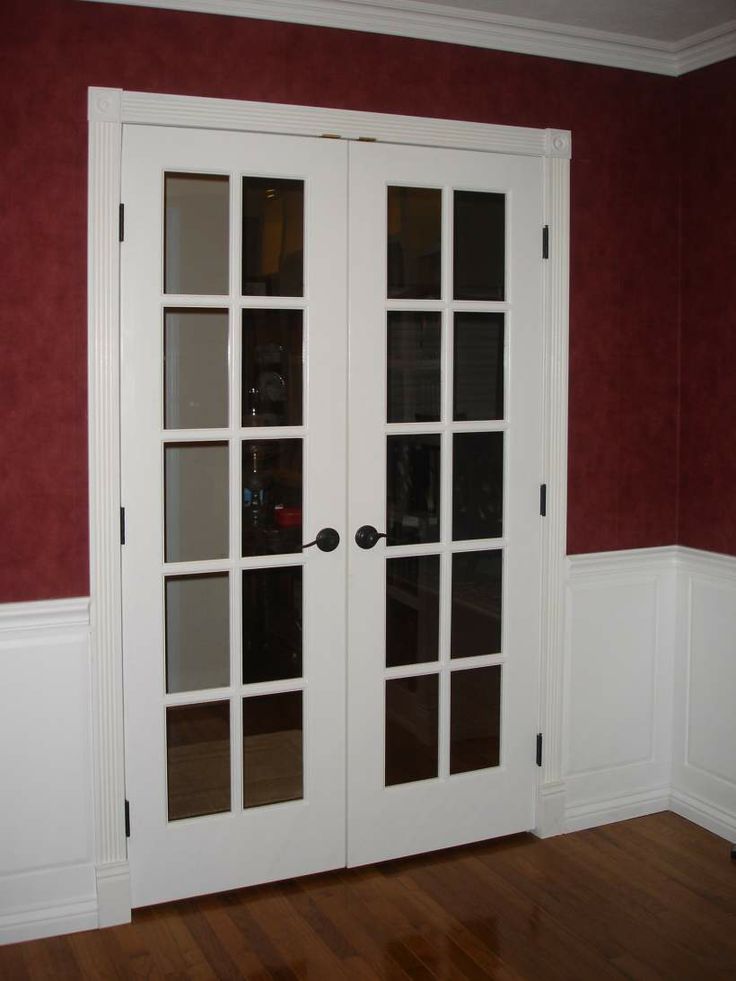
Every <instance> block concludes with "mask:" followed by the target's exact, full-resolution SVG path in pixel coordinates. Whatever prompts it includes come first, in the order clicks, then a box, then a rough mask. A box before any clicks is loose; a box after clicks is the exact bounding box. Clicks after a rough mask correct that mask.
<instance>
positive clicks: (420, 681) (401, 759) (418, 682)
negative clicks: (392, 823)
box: [386, 674, 439, 787]
mask: <svg viewBox="0 0 736 981" xmlns="http://www.w3.org/2000/svg"><path fill="white" fill-rule="evenodd" d="M438 712H439V677H438V675H436V674H427V675H421V676H419V677H416V678H391V679H390V680H389V681H387V682H386V786H387V787H390V786H391V785H392V784H395V783H410V782H412V781H413V780H429V779H430V778H431V777H436V776H437V745H438V736H437V725H438V724H437V720H438Z"/></svg>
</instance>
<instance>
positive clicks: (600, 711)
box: [562, 548, 676, 830]
mask: <svg viewBox="0 0 736 981" xmlns="http://www.w3.org/2000/svg"><path fill="white" fill-rule="evenodd" d="M675 555H676V550H674V549H668V548H665V549H641V550H634V551H628V552H609V553H606V552H604V553H597V554H595V555H581V556H572V557H570V558H569V559H568V586H567V593H568V598H567V613H566V634H567V641H566V664H565V679H566V680H565V688H564V723H563V727H562V728H563V732H564V742H563V750H564V752H563V773H564V783H565V827H566V829H567V830H579V829H580V828H583V827H592V826H593V825H595V824H599V823H601V824H602V823H606V822H607V821H611V820H621V819H623V818H625V817H632V816H634V815H636V814H643V813H649V812H650V811H651V810H657V809H660V810H661V809H663V808H664V807H666V806H667V799H668V788H669V784H670V770H671V741H672V671H673V648H674V616H675V614H674V611H675V599H676V583H675Z"/></svg>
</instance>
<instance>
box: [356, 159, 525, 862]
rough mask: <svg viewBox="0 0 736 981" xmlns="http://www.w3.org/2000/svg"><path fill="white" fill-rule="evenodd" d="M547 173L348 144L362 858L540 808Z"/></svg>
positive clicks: (409, 848)
mask: <svg viewBox="0 0 736 981" xmlns="http://www.w3.org/2000/svg"><path fill="white" fill-rule="evenodd" d="M541 176H542V175H541V161H540V160H539V159H538V158H532V157H511V156H502V155H497V154H485V153H477V152H466V151H455V150H438V149H426V148H423V147H397V146H385V145H383V146H381V145H361V144H353V145H352V146H351V148H350V258H351V261H350V269H351V278H350V296H349V304H350V323H351V330H350V385H349V390H350V398H349V404H350V440H349V473H350V488H351V490H350V511H349V513H350V521H349V525H350V528H351V531H354V530H355V529H356V528H358V527H361V526H364V525H368V526H371V527H372V528H375V529H376V531H378V532H380V533H381V534H385V535H386V536H387V537H386V538H380V539H378V540H377V541H376V543H375V544H373V545H372V544H371V543H372V542H373V541H374V539H375V536H371V535H370V533H368V534H367V536H366V538H367V540H364V541H362V542H361V544H362V545H363V546H364V547H360V546H359V544H357V543H356V542H355V541H354V540H353V537H352V535H351V541H350V588H349V614H348V625H349V626H348V630H349V650H350V657H349V667H348V677H349V697H348V730H349V745H350V754H349V762H348V814H349V820H348V829H349V831H348V855H349V862H350V864H353V865H356V864H361V863H365V862H372V861H379V860H381V859H386V858H394V857H396V856H399V855H407V854H411V853H413V852H421V851H427V850H430V849H435V848H442V847H446V846H449V845H456V844H460V843H463V842H468V841H477V840H479V839H482V838H490V837H494V836H497V835H503V834H509V833H511V832H515V831H520V830H528V829H530V828H532V827H533V825H534V791H535V787H536V776H535V775H536V767H535V743H536V724H535V723H536V718H537V698H538V690H537V684H538V659H539V607H540V577H539V568H540V564H539V543H540V520H541V519H540V515H539V493H540V479H541V435H540V430H541V426H540V420H541V415H540V406H541V384H542V371H541V344H540V324H541V316H540V313H541V306H540V304H541V289H540V279H541V273H540V270H541V258H540V253H541V250H540V241H541V233H540V228H541V219H540V216H541ZM365 546H367V547H365Z"/></svg>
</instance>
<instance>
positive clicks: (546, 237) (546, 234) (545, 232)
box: [542, 225, 549, 259]
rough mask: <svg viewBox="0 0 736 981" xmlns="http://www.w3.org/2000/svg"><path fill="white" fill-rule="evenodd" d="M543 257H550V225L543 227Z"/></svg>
mask: <svg viewBox="0 0 736 981" xmlns="http://www.w3.org/2000/svg"><path fill="white" fill-rule="evenodd" d="M542 258H543V259H549V225H544V226H543V228H542Z"/></svg>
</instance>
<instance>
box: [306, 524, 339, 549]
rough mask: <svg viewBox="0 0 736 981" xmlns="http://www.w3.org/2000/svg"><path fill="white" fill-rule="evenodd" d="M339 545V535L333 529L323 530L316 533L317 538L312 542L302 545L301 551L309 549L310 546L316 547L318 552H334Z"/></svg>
mask: <svg viewBox="0 0 736 981" xmlns="http://www.w3.org/2000/svg"><path fill="white" fill-rule="evenodd" d="M339 544H340V535H339V534H338V533H337V532H336V531H335V529H334V528H323V529H322V530H321V531H318V532H317V537H316V538H315V539H314V541H313V542H307V544H306V545H302V551H303V550H304V549H305V548H311V547H312V545H316V546H317V548H318V549H319V550H320V552H334V551H335V549H336V548H337V546H338V545H339Z"/></svg>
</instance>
